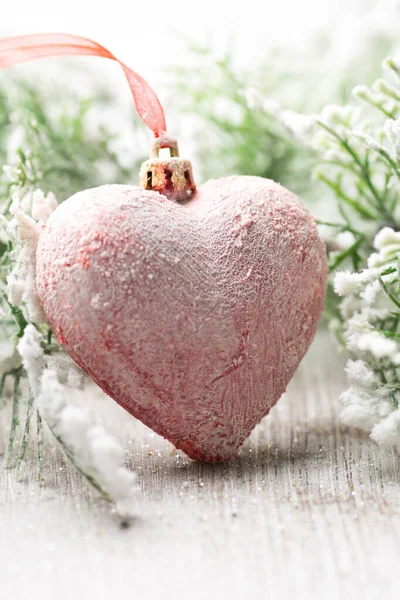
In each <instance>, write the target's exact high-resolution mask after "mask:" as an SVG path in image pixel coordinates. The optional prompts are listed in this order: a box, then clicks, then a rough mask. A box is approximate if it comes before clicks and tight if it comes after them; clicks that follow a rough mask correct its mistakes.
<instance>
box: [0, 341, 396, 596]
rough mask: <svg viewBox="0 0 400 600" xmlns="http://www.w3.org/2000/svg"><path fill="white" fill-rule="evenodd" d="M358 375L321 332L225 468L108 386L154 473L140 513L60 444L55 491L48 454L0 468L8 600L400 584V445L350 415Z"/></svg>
mask: <svg viewBox="0 0 400 600" xmlns="http://www.w3.org/2000/svg"><path fill="white" fill-rule="evenodd" d="M343 386H344V375H343V369H342V366H341V359H340V358H338V357H337V355H336V354H335V350H334V349H333V348H332V346H331V345H330V343H329V342H328V341H327V337H326V336H325V335H323V334H320V336H319V339H318V340H317V342H316V343H315V344H314V346H313V347H312V348H311V350H310V352H309V354H308V356H307V357H306V359H305V361H304V362H303V364H302V365H301V367H300V368H299V370H298V372H297V374H296V376H295V378H294V380H293V381H292V383H291V384H290V386H289V390H288V392H287V394H286V396H285V397H284V398H282V400H281V401H280V402H279V403H278V406H276V407H275V409H274V410H273V411H272V412H271V415H270V416H269V417H267V418H266V419H264V420H263V421H262V423H261V424H260V425H259V426H258V427H257V428H256V430H255V431H254V432H253V434H252V436H251V438H250V439H249V440H248V441H247V442H246V443H245V445H244V446H243V448H242V453H241V458H240V459H239V460H237V461H235V462H232V463H230V464H223V465H216V466H210V465H204V464H199V463H195V462H192V461H190V460H188V459H187V458H185V456H184V455H183V454H182V453H180V452H173V448H172V446H171V445H170V444H169V443H168V442H166V441H164V440H163V439H161V438H159V437H158V436H156V435H155V434H153V433H152V432H151V431H150V430H148V429H147V428H146V427H144V426H143V425H141V424H140V423H138V422H136V421H135V420H134V419H133V418H132V417H130V416H129V415H127V414H126V413H125V412H124V411H123V410H122V409H120V408H119V407H118V406H117V405H115V404H114V403H113V402H112V401H111V400H109V399H108V398H106V397H105V396H103V395H102V396H100V395H97V394H95V395H94V396H93V397H92V398H89V401H90V402H91V406H92V407H93V411H94V413H95V414H96V415H98V416H99V419H100V420H103V421H107V424H108V427H110V426H111V428H112V430H113V431H115V433H116V434H117V435H118V436H119V437H120V438H121V439H122V440H123V442H124V444H125V447H126V448H127V460H128V463H129V464H130V465H131V466H132V468H133V469H135V470H136V471H137V472H138V474H139V482H140V490H139V493H138V499H137V515H138V517H137V520H136V521H135V522H134V523H133V524H132V525H131V527H130V528H129V529H121V528H120V527H119V523H118V520H117V519H116V517H115V515H113V514H111V513H110V508H109V506H108V505H107V504H106V503H104V502H102V501H101V500H99V498H98V497H97V495H96V494H95V492H93V491H92V490H91V489H90V488H89V487H88V486H87V485H86V483H85V482H84V481H83V479H82V477H81V476H80V475H79V474H78V473H77V472H76V471H75V470H74V469H73V468H72V467H71V466H70V465H69V464H68V463H65V461H64V459H63V457H62V454H61V452H60V451H59V450H58V449H54V448H53V449H51V448H50V449H49V450H48V455H47V465H46V469H45V480H46V484H45V487H44V488H43V489H41V488H39V486H38V484H37V482H36V479H35V473H36V471H35V462H34V459H33V458H30V459H29V460H28V462H27V464H26V467H25V469H24V470H23V473H22V476H23V478H22V481H20V482H17V481H16V476H15V472H13V471H5V470H4V469H0V598H1V599H2V600H3V599H4V600H6V599H7V600H20V599H21V600H22V599H23V600H27V599H31V598H38V599H39V598H40V599H41V600H47V599H49V600H50V599H51V600H57V599H60V600H69V599H74V600H76V599H78V600H80V599H81V598H82V599H83V598H87V599H90V600H92V599H93V600H95V599H101V600H103V599H107V600H108V599H112V600H118V599H119V598H121V600H122V599H124V598H135V599H138V600H147V599H149V600H153V599H154V600H155V599H169V598H171V599H173V600H180V599H181V598H182V599H185V600H188V599H191V600H200V599H204V600H205V599H207V600H214V599H215V600H217V599H221V598H222V599H225V598H229V599H236V598H260V599H261V598H262V599H263V600H264V599H265V600H268V599H270V598H271V599H275V598H276V599H281V598H292V597H296V598H300V599H308V600H314V599H317V598H318V599H319V598H323V599H324V600H326V599H330V598H332V599H333V598H335V599H338V598H342V597H345V598H346V597H347V598H351V599H354V598H356V599H363V600H364V599H367V600H369V599H375V598H381V599H385V600H388V599H389V598H390V599H391V598H398V597H399V594H400V575H399V571H400V457H399V456H398V455H396V454H395V453H394V452H391V451H385V450H382V449H379V448H377V447H376V446H375V445H374V444H373V443H372V442H370V441H369V440H368V438H367V437H366V436H363V435H360V434H358V433H356V432H353V431H350V430H347V429H345V428H343V427H342V426H341V425H340V423H339V421H338V414H337V413H338V395H339V393H340V391H341V389H342V388H343ZM4 423H5V417H4V415H3V417H1V416H0V426H1V425H3V428H4ZM0 431H1V429H0ZM2 437H3V438H4V430H3V431H2ZM0 448H1V450H4V442H3V443H2V445H1V446H0Z"/></svg>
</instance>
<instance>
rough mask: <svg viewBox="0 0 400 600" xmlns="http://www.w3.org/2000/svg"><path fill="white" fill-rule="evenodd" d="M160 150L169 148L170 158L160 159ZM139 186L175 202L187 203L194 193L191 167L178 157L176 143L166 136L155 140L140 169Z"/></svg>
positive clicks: (194, 186) (189, 163)
mask: <svg viewBox="0 0 400 600" xmlns="http://www.w3.org/2000/svg"><path fill="white" fill-rule="evenodd" d="M161 148H169V151H170V157H169V158H168V157H167V158H160V156H159V154H160V150H161ZM140 185H141V186H142V187H143V188H144V189H145V190H154V191H156V192H159V193H160V194H163V196H166V197H167V198H169V199H170V200H174V201H175V202H187V201H188V200H190V198H191V197H192V196H193V194H194V192H195V191H196V185H195V183H194V179H193V171H192V165H191V162H190V161H189V160H185V159H184V158H180V157H179V149H178V142H177V141H176V139H175V138H172V137H170V136H168V135H166V134H164V135H161V136H160V137H158V138H155V140H154V142H153V144H152V146H151V150H150V158H149V160H146V161H145V162H144V163H143V164H142V166H141V168H140Z"/></svg>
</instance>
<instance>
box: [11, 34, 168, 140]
mask: <svg viewBox="0 0 400 600" xmlns="http://www.w3.org/2000/svg"><path fill="white" fill-rule="evenodd" d="M71 55H79V56H82V55H88V56H102V57H103V58H109V59H111V60H115V61H116V62H117V63H119V65H120V66H121V68H122V70H123V72H124V73H125V77H126V79H127V81H128V83H129V87H130V88H131V91H132V95H133V99H134V102H135V106H136V110H137V112H138V115H139V117H140V118H141V119H142V121H143V122H144V123H145V125H147V127H149V128H150V129H151V130H152V131H153V133H154V135H155V137H159V136H160V135H161V134H162V133H165V131H166V128H167V127H166V123H165V116H164V110H163V107H162V106H161V103H160V101H159V99H158V97H157V95H156V93H155V92H154V90H153V89H152V88H151V87H150V86H149V84H148V83H147V82H146V81H145V80H144V79H143V77H141V76H140V75H138V74H137V73H135V71H132V70H131V69H129V67H127V66H126V65H124V63H122V62H121V61H120V60H118V59H117V58H116V57H115V56H114V55H113V54H111V52H109V51H108V50H107V49H106V48H104V46H101V45H100V44H97V43H96V42H93V41H92V40H89V39H87V38H83V37H80V36H78V35H69V34H66V33H39V34H34V35H22V36H17V37H9V38H3V39H0V69H7V68H8V67H12V66H13V65H17V64H19V63H22V62H26V61H29V60H34V59H36V58H45V57H48V56H71Z"/></svg>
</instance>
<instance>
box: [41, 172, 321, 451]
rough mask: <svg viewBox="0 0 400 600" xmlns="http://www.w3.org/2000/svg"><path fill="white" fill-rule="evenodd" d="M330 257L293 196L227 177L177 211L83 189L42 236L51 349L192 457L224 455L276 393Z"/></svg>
mask: <svg viewBox="0 0 400 600" xmlns="http://www.w3.org/2000/svg"><path fill="white" fill-rule="evenodd" d="M326 282H327V265H326V257H325V248H324V244H323V242H322V241H321V240H320V238H319V237H318V234H317V231H316V225H315V222H314V220H313V218H312V217H311V215H310V214H309V213H308V211H307V210H306V209H305V208H304V207H303V206H302V204H301V203H300V201H299V200H298V199H297V198H296V197H295V196H294V195H293V194H291V193H290V192H289V191H287V190H286V189H285V188H283V187H282V186H280V185H278V184H276V183H274V182H272V181H270V180H266V179H262V178H258V177H227V178H223V179H219V180H212V181H209V182H207V183H206V184H204V185H202V186H200V187H199V188H198V191H197V193H196V194H195V196H194V197H193V199H192V200H190V201H189V202H188V203H186V204H177V203H175V202H172V201H171V200H169V199H167V198H166V197H164V196H163V195H161V194H159V193H158V192H155V191H147V190H143V189H142V188H139V187H134V186H123V185H106V186H102V187H99V188H95V189H91V190H86V191H84V192H80V193H78V194H76V195H74V196H72V197H71V198H69V199H68V200H66V201H65V202H64V203H62V204H61V205H60V206H59V207H58V208H57V210H56V211H55V212H54V213H53V214H52V215H51V217H50V219H49V220H48V222H47V225H46V227H45V228H44V230H43V232H42V233H41V235H40V240H39V245H38V252H37V288H38V293H39V297H40V299H41V302H42V305H43V308H44V311H45V313H46V316H47V319H48V321H49V323H50V324H51V326H52V328H53V331H54V332H55V334H56V335H57V338H58V340H59V341H60V342H61V343H63V344H64V345H65V348H66V350H67V351H68V353H69V354H70V355H71V356H72V358H73V359H74V360H75V362H76V363H77V364H78V365H80V366H81V367H82V368H83V369H84V370H85V371H86V372H87V373H88V374H89V375H90V376H91V377H92V378H93V379H94V381H95V382H96V383H97V384H98V385H99V386H100V387H101V388H102V389H103V390H104V391H105V392H106V393H107V394H109V395H110V396H111V397H112V398H114V400H116V401H117V402H118V403H119V404H120V405H121V406H123V407H124V408H125V409H126V410H127V411H128V412H130V413H131V414H132V415H134V416H135V417H136V418H138V419H140V420H141V421H142V422H143V423H145V424H146V425H147V426H148V427H150V428H151V429H153V430H154V431H156V432H157V433H159V434H160V435H162V436H164V437H165V438H167V439H168V440H170V441H171V442H172V443H173V444H174V445H175V446H176V447H177V448H180V449H182V450H183V451H184V452H186V454H187V455H188V456H189V457H191V458H195V459H200V460H203V461H208V462H217V461H221V460H228V459H230V458H232V457H234V456H235V455H236V453H237V449H238V448H239V446H240V445H241V444H242V443H243V441H244V440H245V439H246V437H247V436H248V435H249V434H250V432H251V431H252V429H253V428H254V427H255V425H256V424H257V423H258V422H259V421H260V419H261V418H262V417H263V416H265V415H267V414H268V412H269V411H270V409H271V408H272V406H274V404H275V403H276V402H277V400H278V399H279V398H280V396H281V395H282V393H283V392H284V391H285V389H286V386H287V384H288V382H289V381H290V379H291V377H292V375H293V373H294V372H295V370H296V368H297V366H298V364H299V362H300V361H301V359H302V357H303V356H304V354H305V352H306V350H307V348H308V347H309V345H310V343H311V341H312V339H313V337H314V334H315V331H316V327H317V323H318V320H319V317H320V315H321V312H322V309H323V302H324V295H325V288H326Z"/></svg>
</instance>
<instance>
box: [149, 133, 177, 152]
mask: <svg viewBox="0 0 400 600" xmlns="http://www.w3.org/2000/svg"><path fill="white" fill-rule="evenodd" d="M162 148H169V151H170V154H171V158H176V157H178V156H179V147H178V142H177V140H176V139H175V138H173V137H170V136H169V135H166V134H163V135H160V136H159V137H157V138H154V140H153V143H152V145H151V149H150V158H158V157H159V155H160V150H161V149H162Z"/></svg>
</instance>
